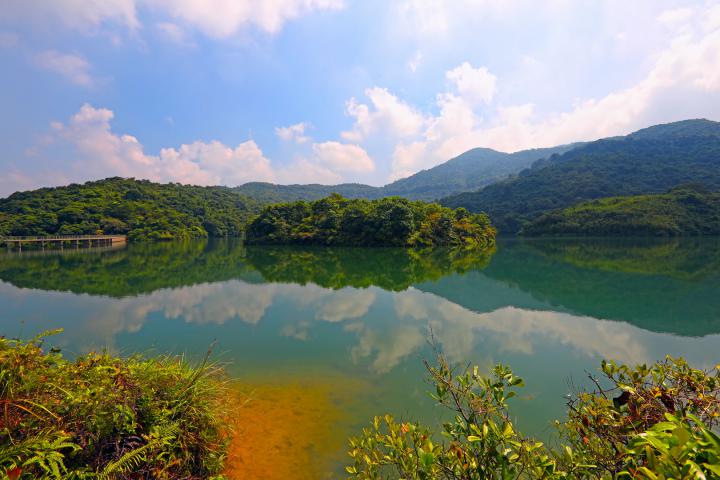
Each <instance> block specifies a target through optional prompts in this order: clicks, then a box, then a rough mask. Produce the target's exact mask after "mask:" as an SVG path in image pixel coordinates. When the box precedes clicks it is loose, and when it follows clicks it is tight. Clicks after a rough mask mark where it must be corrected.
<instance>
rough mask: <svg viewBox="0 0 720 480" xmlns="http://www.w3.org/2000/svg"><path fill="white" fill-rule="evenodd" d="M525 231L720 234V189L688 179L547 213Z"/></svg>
mask: <svg viewBox="0 0 720 480" xmlns="http://www.w3.org/2000/svg"><path fill="white" fill-rule="evenodd" d="M521 233H522V234H524V235H528V236H538V235H574V236H643V235H644V236H663V237H676V236H696V235H720V192H715V193H711V192H709V191H708V190H707V189H706V188H704V187H703V186H702V185H686V186H680V187H676V188H674V189H672V190H671V191H670V192H668V193H665V194H661V195H636V196H627V197H610V198H603V199H600V200H593V201H590V202H583V203H580V204H579V205H575V206H573V207H570V208H566V209H564V210H560V211H558V212H552V213H548V214H545V215H543V216H541V217H540V218H538V219H537V220H534V221H533V222H531V223H530V224H528V225H525V227H523V229H522V231H521Z"/></svg>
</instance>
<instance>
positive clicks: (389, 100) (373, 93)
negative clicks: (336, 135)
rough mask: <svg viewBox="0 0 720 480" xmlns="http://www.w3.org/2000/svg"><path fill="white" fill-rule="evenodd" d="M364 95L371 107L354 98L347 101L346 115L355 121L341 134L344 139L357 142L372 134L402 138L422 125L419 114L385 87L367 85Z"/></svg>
mask: <svg viewBox="0 0 720 480" xmlns="http://www.w3.org/2000/svg"><path fill="white" fill-rule="evenodd" d="M365 96H367V97H368V99H369V100H370V103H371V104H372V108H371V107H370V106H368V105H366V104H363V103H358V101H357V100H356V99H354V98H351V99H350V100H349V101H348V103H347V114H348V115H349V116H351V117H354V118H355V124H354V125H353V129H352V130H350V131H347V132H343V133H342V137H343V138H344V139H345V140H350V141H353V142H359V141H362V140H365V139H367V138H368V137H369V136H371V135H373V134H382V135H385V136H393V137H399V138H402V137H407V136H411V135H415V134H417V133H419V131H420V130H421V129H422V127H423V125H424V124H425V118H424V117H423V116H422V114H420V113H419V112H418V111H417V110H415V109H414V108H412V107H411V106H410V105H408V104H407V103H404V102H402V101H400V100H399V99H398V98H397V97H396V96H395V95H393V94H391V93H390V92H389V91H388V90H387V89H385V88H380V87H374V88H368V89H367V90H365Z"/></svg>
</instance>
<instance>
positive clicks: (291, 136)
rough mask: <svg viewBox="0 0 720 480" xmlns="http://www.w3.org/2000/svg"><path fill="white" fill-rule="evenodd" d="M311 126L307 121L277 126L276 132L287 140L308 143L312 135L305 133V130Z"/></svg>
mask: <svg viewBox="0 0 720 480" xmlns="http://www.w3.org/2000/svg"><path fill="white" fill-rule="evenodd" d="M308 127H309V125H308V124H307V123H304V122H301V123H296V124H294V125H290V126H289V127H277V128H276V129H275V134H276V135H277V136H278V137H279V138H280V139H281V140H283V141H285V142H295V143H307V142H308V141H310V137H309V136H307V135H305V130H306V129H307V128H308Z"/></svg>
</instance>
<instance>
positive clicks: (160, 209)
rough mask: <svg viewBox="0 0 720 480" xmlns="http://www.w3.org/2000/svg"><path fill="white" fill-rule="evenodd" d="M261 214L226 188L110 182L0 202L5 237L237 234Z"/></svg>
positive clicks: (48, 190) (32, 193)
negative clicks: (254, 217) (96, 234)
mask: <svg viewBox="0 0 720 480" xmlns="http://www.w3.org/2000/svg"><path fill="white" fill-rule="evenodd" d="M258 210H259V205H258V204H257V203H256V202H255V201H254V200H250V199H249V198H247V197H243V196H241V195H239V194H237V193H236V192H233V191H232V190H231V189H229V188H226V187H195V186H189V185H179V184H172V183H171V184H157V183H152V182H149V181H146V180H135V179H123V178H108V179H105V180H100V181H96V182H87V183H85V184H82V185H79V184H72V185H68V186H66V187H57V188H42V189H39V190H33V191H28V192H18V193H15V194H13V195H10V196H9V197H7V198H4V199H0V235H55V234H57V235H69V234H95V233H98V232H102V233H119V234H127V235H128V236H129V237H130V238H131V239H139V238H151V239H170V238H194V237H206V236H211V237H222V236H235V235H239V234H240V233H241V232H242V230H243V228H244V225H245V223H246V222H247V219H248V217H249V215H250V214H252V213H255V212H257V211H258Z"/></svg>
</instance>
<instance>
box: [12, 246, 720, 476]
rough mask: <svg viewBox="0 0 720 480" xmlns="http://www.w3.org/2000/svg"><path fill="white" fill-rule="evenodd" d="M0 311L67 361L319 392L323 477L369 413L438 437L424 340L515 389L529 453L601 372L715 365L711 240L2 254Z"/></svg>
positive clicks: (714, 251)
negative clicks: (479, 249) (200, 366)
mask: <svg viewBox="0 0 720 480" xmlns="http://www.w3.org/2000/svg"><path fill="white" fill-rule="evenodd" d="M0 307H1V308H0V334H2V335H5V336H12V337H16V336H22V337H26V338H27V337H29V336H32V335H34V334H36V333H38V332H40V331H42V330H46V329H50V328H57V327H63V328H65V333H63V334H62V335H60V336H58V337H55V338H54V339H52V340H51V343H53V344H54V345H57V346H59V347H61V348H62V349H63V351H64V352H65V353H66V354H68V355H74V354H77V353H82V352H85V351H87V350H90V349H98V348H108V349H110V350H112V351H115V352H120V353H130V352H136V351H140V352H150V353H152V352H177V353H186V354H187V355H189V356H190V357H199V356H201V355H202V354H204V352H205V351H206V350H207V348H208V346H209V345H211V344H212V343H213V342H217V345H216V346H215V352H216V358H218V359H220V360H221V361H223V362H226V363H227V365H228V367H227V368H228V371H229V372H230V374H231V375H232V376H233V377H234V378H236V379H238V383H239V385H240V388H247V389H248V391H249V392H250V393H249V394H250V395H252V394H253V393H252V392H255V391H257V392H260V393H259V395H262V392H263V391H264V390H263V386H267V385H276V386H278V388H279V389H282V386H283V385H294V386H295V387H297V386H300V391H302V389H303V388H305V389H306V390H310V389H313V390H315V391H317V392H322V395H323V396H324V397H326V398H325V399H326V400H327V405H328V407H327V408H326V409H325V410H327V409H335V410H337V412H338V415H335V416H332V417H331V418H332V420H331V421H330V422H331V423H332V424H325V425H319V426H318V428H319V429H320V430H324V431H330V430H331V431H332V434H328V435H326V436H324V437H323V438H322V440H317V441H315V440H308V442H309V443H308V444H307V445H305V446H304V448H306V449H311V450H313V451H314V452H316V453H317V452H320V453H321V454H322V455H324V457H323V458H326V459H327V465H326V466H323V467H318V466H317V465H316V466H315V468H322V469H324V470H323V473H325V472H326V471H332V470H333V469H334V468H337V466H338V465H339V464H341V463H342V462H343V461H344V451H345V442H344V439H345V438H346V437H347V436H348V435H349V434H351V433H352V432H355V431H357V430H358V429H359V428H360V427H361V426H363V425H365V424H366V423H367V421H368V420H369V419H370V417H371V416H372V415H373V414H380V413H385V412H392V413H394V414H395V415H396V416H403V417H406V418H413V419H418V418H419V419H423V420H426V421H430V422H433V421H436V420H437V418H436V417H435V415H437V412H435V411H434V410H433V409H432V408H431V401H430V400H429V399H428V398H427V395H426V393H425V392H426V391H427V390H428V386H427V385H426V384H425V383H424V381H423V367H422V360H423V359H424V358H430V357H431V352H430V349H429V347H428V344H427V339H428V332H429V330H430V329H432V331H433V333H434V336H435V337H436V339H437V342H438V343H439V344H440V346H441V347H442V349H443V350H444V351H445V353H446V355H447V356H448V357H449V358H450V359H451V360H452V361H455V362H470V361H472V362H474V363H478V364H480V365H482V366H484V367H488V366H490V365H492V364H493V363H496V362H503V363H506V364H510V365H511V366H512V367H513V368H514V369H515V370H516V371H517V372H518V373H519V374H520V375H522V376H524V377H525V378H526V383H527V387H526V388H525V389H524V393H523V395H522V396H521V398H519V399H517V401H515V403H514V405H513V408H514V412H515V414H516V415H517V417H518V421H519V422H520V424H521V428H523V429H524V430H525V431H526V432H528V433H532V434H535V435H538V436H540V437H547V436H549V434H550V432H551V431H552V429H551V427H550V424H551V420H552V419H554V418H559V417H561V415H562V413H563V407H564V403H563V396H564V395H565V394H566V393H568V392H569V391H571V390H572V388H573V385H575V386H578V385H582V384H583V383H584V377H585V375H586V372H588V371H590V372H596V371H597V367H598V365H599V362H600V360H601V359H602V358H610V359H614V360H617V361H620V362H633V363H635V362H651V361H654V360H657V359H660V358H662V357H663V356H664V355H665V354H672V355H683V356H685V357H686V358H688V359H689V360H690V361H691V362H692V363H693V364H695V365H696V366H711V365H715V364H716V363H717V362H718V360H720V354H719V353H718V352H720V241H719V240H717V239H706V240H687V241H682V242H680V241H666V242H660V241H638V240H634V241H630V240H613V241H597V240H595V241H571V240H537V241H520V240H508V241H502V242H500V244H499V246H498V248H497V251H496V252H494V254H487V255H480V256H479V255H469V254H458V253H453V252H449V251H443V250H439V251H434V252H432V253H427V252H426V253H418V252H411V251H405V250H395V249H375V250H366V249H300V248H259V247H244V246H242V245H240V244H238V243H234V242H216V243H187V244H154V245H130V246H129V247H128V248H126V249H123V250H116V251H105V252H94V253H93V252H83V253H77V254H69V253H65V254H62V255H44V256H43V255H22V256H18V255H12V254H4V255H3V256H0ZM256 388H257V389H258V390H255V389H256ZM295 391H297V388H296V390H295ZM255 395H258V394H255ZM297 415H298V417H301V416H302V415H303V412H297ZM311 420H312V419H311ZM323 421H326V422H328V420H327V419H325V420H323ZM313 442H314V443H313ZM316 463H317V462H316ZM298 478H299V476H298Z"/></svg>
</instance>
